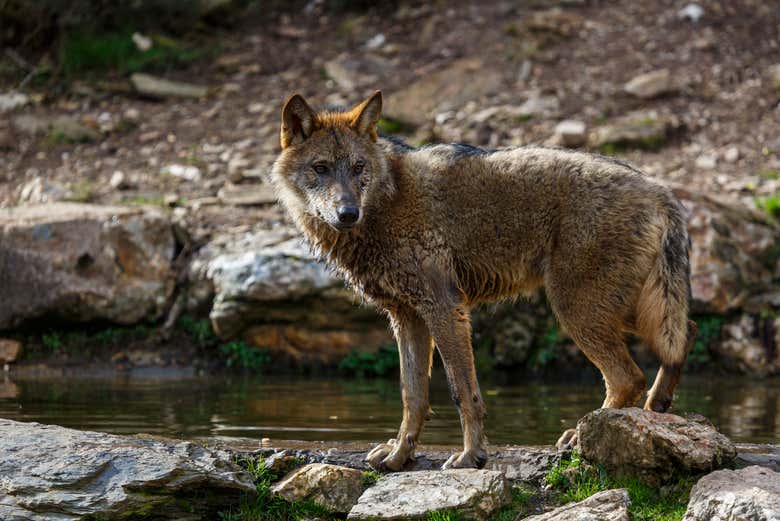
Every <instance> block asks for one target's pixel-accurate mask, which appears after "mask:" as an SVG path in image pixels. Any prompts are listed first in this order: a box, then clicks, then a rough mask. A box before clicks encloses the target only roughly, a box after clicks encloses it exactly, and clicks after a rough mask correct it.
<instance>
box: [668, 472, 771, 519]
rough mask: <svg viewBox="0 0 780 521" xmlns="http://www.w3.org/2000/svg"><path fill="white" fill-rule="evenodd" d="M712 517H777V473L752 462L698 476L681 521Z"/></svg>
mask: <svg viewBox="0 0 780 521" xmlns="http://www.w3.org/2000/svg"><path fill="white" fill-rule="evenodd" d="M712 520H718V521H745V520H756V521H759V520H760V521H778V520H780V474H779V473H777V472H774V471H772V470H769V469H766V468H763V467H758V466H751V467H746V468H744V469H740V470H718V471H716V472H713V473H711V474H707V475H706V476H704V477H703V478H701V479H700V480H699V482H698V483H696V485H694V486H693V489H692V490H691V499H690V500H689V501H688V510H686V512H685V516H684V517H683V521H712Z"/></svg>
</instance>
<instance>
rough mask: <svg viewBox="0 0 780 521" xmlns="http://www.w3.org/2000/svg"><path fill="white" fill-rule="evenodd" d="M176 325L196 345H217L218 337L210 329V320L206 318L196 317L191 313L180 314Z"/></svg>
mask: <svg viewBox="0 0 780 521" xmlns="http://www.w3.org/2000/svg"><path fill="white" fill-rule="evenodd" d="M178 326H179V327H180V328H181V329H182V330H183V331H184V332H185V333H187V334H189V336H190V338H192V340H193V341H194V342H195V344H196V345H197V346H198V347H213V346H215V345H217V342H218V341H219V338H218V337H217V335H216V334H215V333H214V330H213V329H211V322H209V321H208V320H207V319H196V318H195V317H193V316H191V315H182V316H181V318H179V323H178Z"/></svg>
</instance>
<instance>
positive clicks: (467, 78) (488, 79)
mask: <svg viewBox="0 0 780 521" xmlns="http://www.w3.org/2000/svg"><path fill="white" fill-rule="evenodd" d="M502 83H503V77H502V75H501V73H500V71H498V70H497V69H496V68H494V67H486V66H485V65H484V63H483V62H482V61H481V60H479V59H476V58H464V59H459V60H456V61H454V62H452V63H451V64H450V65H449V66H447V67H445V68H443V69H440V70H438V71H436V72H432V73H429V74H426V75H424V76H422V77H421V78H420V79H418V80H417V81H415V82H414V83H412V84H411V85H409V86H408V87H405V88H403V89H401V90H400V91H398V92H395V93H393V94H391V95H389V96H387V99H386V103H385V106H384V109H383V112H384V114H386V115H387V116H388V117H390V118H393V119H397V120H399V121H403V122H406V123H410V124H413V125H417V126H421V125H423V124H425V123H428V122H430V121H431V119H432V118H433V116H434V114H437V113H440V112H444V111H447V110H457V109H460V108H461V107H462V106H463V105H465V104H466V102H468V101H472V100H478V99H480V98H482V97H484V96H488V95H490V94H493V93H496V92H498V91H499V90H500V88H501V85H502Z"/></svg>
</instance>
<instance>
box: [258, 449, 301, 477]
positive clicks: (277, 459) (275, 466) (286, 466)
mask: <svg viewBox="0 0 780 521" xmlns="http://www.w3.org/2000/svg"><path fill="white" fill-rule="evenodd" d="M302 463H303V460H302V459H301V458H299V457H297V456H295V455H294V454H292V453H291V451H287V450H282V451H279V452H275V453H273V454H271V455H270V456H268V457H266V458H265V466H266V468H267V469H268V470H269V471H271V472H273V473H274V474H276V475H277V476H284V475H285V474H287V473H288V472H290V471H291V470H293V469H294V468H295V467H299V466H301V464H302Z"/></svg>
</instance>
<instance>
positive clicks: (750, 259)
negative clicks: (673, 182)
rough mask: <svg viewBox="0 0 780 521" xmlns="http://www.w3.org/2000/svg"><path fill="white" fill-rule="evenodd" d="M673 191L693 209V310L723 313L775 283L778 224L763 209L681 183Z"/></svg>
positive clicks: (690, 226) (690, 221)
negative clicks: (719, 197)
mask: <svg viewBox="0 0 780 521" xmlns="http://www.w3.org/2000/svg"><path fill="white" fill-rule="evenodd" d="M674 193H675V195H677V197H678V198H679V199H680V200H681V201H682V202H683V204H684V205H685V207H686V208H687V209H688V210H689V212H690V217H689V219H688V232H689V234H690V236H691V242H692V249H691V291H692V294H693V301H692V309H693V312H694V313H715V314H721V315H725V314H726V313H728V312H730V311H735V310H738V309H740V307H741V306H742V305H743V304H744V302H745V300H746V299H747V298H748V296H750V295H760V294H761V293H765V292H769V291H771V290H772V289H773V288H774V287H775V283H774V280H775V278H776V277H777V274H778V273H780V257H778V255H777V249H776V248H777V246H776V245H777V244H778V241H780V226H778V225H777V224H776V223H774V222H772V221H770V220H769V219H767V218H766V217H765V216H764V215H762V214H761V213H760V212H757V211H755V210H752V209H750V208H747V207H745V206H741V205H732V204H727V203H723V202H721V201H718V200H716V199H714V198H712V197H709V196H706V195H702V194H694V193H693V192H691V191H689V190H686V189H683V188H681V187H676V188H674Z"/></svg>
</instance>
